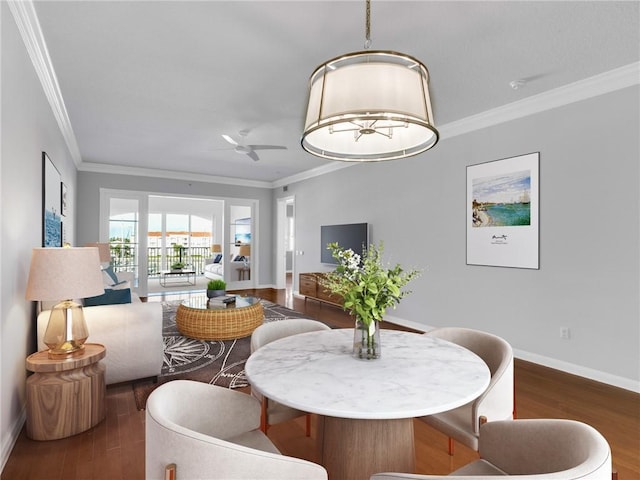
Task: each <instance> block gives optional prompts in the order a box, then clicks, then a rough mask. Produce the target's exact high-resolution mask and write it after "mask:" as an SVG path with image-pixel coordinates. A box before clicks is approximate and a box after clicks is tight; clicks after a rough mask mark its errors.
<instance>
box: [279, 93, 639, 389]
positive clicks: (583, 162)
mask: <svg viewBox="0 0 640 480" xmlns="http://www.w3.org/2000/svg"><path fill="white" fill-rule="evenodd" d="M638 92H639V89H638V87H637V86H636V87H633V88H627V89H624V90H620V91H617V92H614V93H610V94H607V95H602V96H599V97H596V98H592V99H590V100H586V101H582V102H578V103H574V104H570V105H568V106H564V107H561V108H556V109H553V110H550V111H546V112H543V113H539V114H536V115H532V116H529V117H525V118H522V119H519V120H515V121H511V122H509V123H504V124H500V125H497V126H494V127H491V128H485V129H482V130H479V131H475V132H472V133H468V134H465V135H460V136H456V137H453V138H450V139H445V140H443V141H441V143H439V144H438V145H437V146H436V147H435V148H434V149H433V150H432V151H430V152H427V153H425V154H422V155H419V156H417V157H414V158H411V159H405V160H401V161H396V162H385V163H380V164H366V165H356V166H353V167H350V168H346V169H343V170H339V171H336V172H333V173H331V174H328V175H324V176H322V177H317V178H313V179H310V180H305V181H302V182H299V183H296V184H290V185H289V189H288V192H287V193H286V195H287V196H288V195H294V196H295V207H296V250H302V251H304V255H302V256H298V257H297V258H296V274H297V273H300V272H308V271H318V270H326V269H327V267H325V266H322V265H321V264H320V263H319V258H320V238H319V235H320V225H322V224H334V223H352V222H369V223H370V224H371V240H372V241H373V242H378V241H380V240H383V241H384V243H385V251H386V254H387V258H388V259H389V260H390V261H391V262H400V263H401V264H402V265H404V266H415V267H418V268H422V269H424V270H425V271H424V274H423V276H422V277H421V278H419V279H418V280H416V281H415V282H412V284H411V285H410V289H411V290H413V294H412V295H410V296H409V297H407V298H405V299H404V300H403V301H402V303H401V304H400V306H399V307H398V309H397V310H396V311H391V312H390V315H391V316H394V317H397V318H398V319H400V320H402V321H406V322H412V323H415V322H417V323H420V324H423V325H428V326H445V325H459V326H466V327H471V328H477V329H481V330H486V331H489V332H493V333H495V334H498V335H500V336H503V337H504V338H506V339H507V340H508V341H509V342H510V343H511V344H512V345H513V346H514V348H515V349H517V351H518V354H519V356H521V357H523V358H527V359H531V360H534V361H539V362H541V363H545V364H548V365H550V366H554V367H559V368H562V369H565V370H568V371H573V372H574V373H579V374H584V375H586V376H590V377H592V378H598V379H601V380H604V381H609V382H610V383H614V384H619V385H621V386H625V387H627V388H634V389H635V390H638V380H639V379H640V371H639V369H640V361H639V356H638V355H639V353H638V352H640V331H639V323H640V322H639V319H640V313H639V292H640V283H639V235H638V232H639V219H640V213H639V187H638V180H639V167H638V165H639V158H640V152H639V146H638V131H639V129H640V125H639V118H638V117H639V115H638V105H639V94H638ZM530 152H540V164H541V167H540V185H541V187H540V212H541V213H540V225H541V227H540V238H541V241H540V270H524V269H509V268H497V267H480V266H467V265H466V260H465V249H466V243H465V205H466V198H465V197H466V190H465V188H466V187H465V183H466V168H465V167H466V166H467V165H473V164H477V163H482V162H487V161H491V160H497V159H501V158H506V157H510V156H515V155H521V154H525V153H530ZM277 195H279V196H280V195H285V194H283V193H280V192H278V194H277ZM297 280H298V279H297V278H296V286H297ZM561 326H566V327H569V328H570V330H571V338H570V339H569V340H562V339H560V335H559V331H560V327H561Z"/></svg>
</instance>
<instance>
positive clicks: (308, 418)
mask: <svg viewBox="0 0 640 480" xmlns="http://www.w3.org/2000/svg"><path fill="white" fill-rule="evenodd" d="M305 416H306V417H307V437H310V436H311V414H310V413H307V414H306V415H305Z"/></svg>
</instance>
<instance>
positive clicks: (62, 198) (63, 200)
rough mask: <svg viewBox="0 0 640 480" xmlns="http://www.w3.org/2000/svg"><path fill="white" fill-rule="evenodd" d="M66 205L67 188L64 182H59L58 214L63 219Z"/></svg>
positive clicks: (66, 209)
mask: <svg viewBox="0 0 640 480" xmlns="http://www.w3.org/2000/svg"><path fill="white" fill-rule="evenodd" d="M67 212H68V203H67V186H66V185H65V184H64V182H60V214H61V215H62V216H63V217H66V216H67Z"/></svg>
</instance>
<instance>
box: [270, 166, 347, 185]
mask: <svg viewBox="0 0 640 480" xmlns="http://www.w3.org/2000/svg"><path fill="white" fill-rule="evenodd" d="M355 165H358V162H339V161H330V162H329V163H327V164H325V165H322V166H320V167H316V168H312V169H311V170H306V171H304V172H301V173H297V174H295V175H291V176H289V177H285V178H281V179H279V180H275V181H274V182H273V183H272V185H273V188H280V187H283V186H285V185H289V184H290V183H295V182H301V181H303V180H308V179H310V178H314V177H319V176H321V175H326V174H327V173H331V172H335V171H336V170H342V169H343V168H348V167H353V166H355Z"/></svg>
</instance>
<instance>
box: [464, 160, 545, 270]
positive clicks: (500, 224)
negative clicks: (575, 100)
mask: <svg viewBox="0 0 640 480" xmlns="http://www.w3.org/2000/svg"><path fill="white" fill-rule="evenodd" d="M539 192H540V152H534V153H528V154H524V155H519V156H515V157H510V158H504V159H500V160H494V161H490V162H486V163H480V164H476V165H469V166H467V198H466V200H467V205H466V232H467V265H481V266H492V267H511V268H527V269H536V270H537V269H539V268H540V234H539V232H540V228H539V210H540V208H539V205H540V201H539V200H540V198H539Z"/></svg>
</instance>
